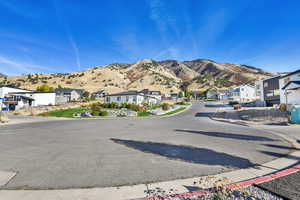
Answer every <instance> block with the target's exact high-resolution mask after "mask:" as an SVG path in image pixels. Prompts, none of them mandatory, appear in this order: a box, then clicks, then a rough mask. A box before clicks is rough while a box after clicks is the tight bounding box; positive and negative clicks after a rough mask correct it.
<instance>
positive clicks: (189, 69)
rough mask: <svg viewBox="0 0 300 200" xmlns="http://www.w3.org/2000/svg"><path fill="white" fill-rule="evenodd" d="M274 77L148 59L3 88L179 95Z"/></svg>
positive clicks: (203, 63) (0, 79) (32, 77)
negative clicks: (148, 91) (143, 90)
mask: <svg viewBox="0 0 300 200" xmlns="http://www.w3.org/2000/svg"><path fill="white" fill-rule="evenodd" d="M272 75H274V74H272V73H268V72H265V71H263V70H261V69H257V68H254V67H250V66H246V65H238V64H231V63H223V64H220V63H216V62H214V61H211V60H203V59H199V60H193V61H184V62H179V61H176V60H165V61H153V60H148V59H145V60H141V61H138V62H136V63H133V64H124V63H114V64H110V65H106V66H100V67H94V68H89V69H87V70H83V71H80V72H73V73H68V74H61V73H58V74H28V75H20V76H8V77H5V76H1V75H0V85H1V84H2V85H3V84H16V85H17V86H19V87H21V88H26V89H31V90H35V89H36V88H37V87H38V86H40V85H43V84H47V85H49V86H51V87H54V88H56V87H58V86H59V85H60V86H61V87H68V88H82V89H85V90H87V91H89V92H94V91H97V90H99V89H105V90H107V91H108V92H110V93H113V92H120V91H124V90H141V89H144V88H149V89H151V90H160V91H162V92H178V91H180V89H182V88H183V86H184V87H185V88H187V89H189V90H206V89H207V88H209V87H218V88H228V87H230V86H233V85H238V84H242V83H251V82H254V81H255V80H257V79H263V78H266V77H269V76H272Z"/></svg>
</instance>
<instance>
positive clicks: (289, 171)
mask: <svg viewBox="0 0 300 200" xmlns="http://www.w3.org/2000/svg"><path fill="white" fill-rule="evenodd" d="M299 170H300V164H299V165H296V166H294V167H291V168H289V169H285V170H281V171H278V172H276V173H273V174H270V175H266V176H261V177H258V178H254V179H249V180H245V181H240V182H237V183H232V184H228V185H225V186H224V187H225V188H228V189H237V188H245V187H248V186H251V185H254V184H261V183H265V182H269V181H272V180H274V179H277V178H281V177H283V176H287V175H289V174H293V173H295V172H298V171H299ZM209 193H213V188H209V189H205V190H199V191H194V192H186V193H181V194H172V195H165V196H160V197H146V198H138V199H130V200H163V199H165V198H175V197H197V196H202V195H206V194H209Z"/></svg>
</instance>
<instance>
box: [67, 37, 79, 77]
mask: <svg viewBox="0 0 300 200" xmlns="http://www.w3.org/2000/svg"><path fill="white" fill-rule="evenodd" d="M68 39H69V42H70V44H71V47H72V49H73V52H74V55H75V59H76V65H77V70H78V71H80V69H81V63H80V57H79V49H78V47H77V44H76V42H75V41H74V39H73V36H72V35H71V34H68Z"/></svg>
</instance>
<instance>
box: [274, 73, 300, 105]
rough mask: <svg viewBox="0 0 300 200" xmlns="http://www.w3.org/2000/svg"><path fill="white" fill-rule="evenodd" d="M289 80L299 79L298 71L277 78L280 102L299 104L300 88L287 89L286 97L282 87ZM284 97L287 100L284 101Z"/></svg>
mask: <svg viewBox="0 0 300 200" xmlns="http://www.w3.org/2000/svg"><path fill="white" fill-rule="evenodd" d="M289 81H300V72H299V73H296V74H292V75H290V76H285V77H283V78H281V79H279V88H280V103H285V104H297V105H300V90H299V89H298V90H289V91H288V92H289V94H288V96H287V98H286V95H285V93H286V91H287V90H283V89H282V88H283V87H284V86H285V85H286V84H287V83H288V82H289ZM286 99H287V100H288V102H286Z"/></svg>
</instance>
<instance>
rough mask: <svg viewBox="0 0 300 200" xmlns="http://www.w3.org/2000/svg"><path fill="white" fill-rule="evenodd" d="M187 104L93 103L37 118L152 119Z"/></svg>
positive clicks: (173, 112) (183, 107) (166, 114)
mask: <svg viewBox="0 0 300 200" xmlns="http://www.w3.org/2000/svg"><path fill="white" fill-rule="evenodd" d="M188 105H189V104H186V103H183V102H181V103H178V104H174V105H171V104H167V103H163V104H161V105H155V106H153V105H152V106H149V105H143V106H139V105H135V104H122V105H118V104H115V103H93V104H90V105H87V106H81V107H77V108H69V109H60V110H54V111H49V112H44V113H41V114H39V116H48V117H65V118H99V117H154V116H168V115H172V114H175V113H178V112H180V111H183V110H185V109H186V108H187V106H188Z"/></svg>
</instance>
